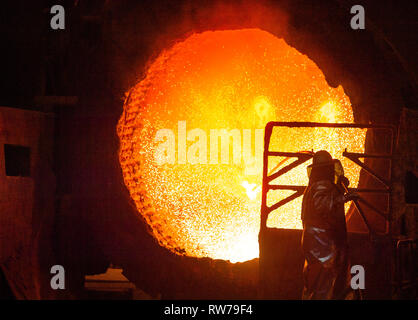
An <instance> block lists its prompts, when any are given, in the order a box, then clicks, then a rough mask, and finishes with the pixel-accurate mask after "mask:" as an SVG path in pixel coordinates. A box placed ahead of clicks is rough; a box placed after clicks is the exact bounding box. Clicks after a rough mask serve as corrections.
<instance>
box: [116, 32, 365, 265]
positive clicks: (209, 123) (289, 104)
mask: <svg viewBox="0 0 418 320" xmlns="http://www.w3.org/2000/svg"><path fill="white" fill-rule="evenodd" d="M274 120H275V121H317V122H353V114H352V109H351V103H350V100H349V98H348V97H347V96H346V95H345V93H344V90H343V88H342V87H338V88H331V87H330V86H328V84H327V82H326V80H325V77H324V75H323V73H322V72H321V70H320V69H319V68H318V66H317V65H316V64H315V63H314V62H313V61H311V60H310V59H309V58H308V57H307V56H305V55H303V54H301V53H299V52H298V51H297V50H296V49H294V48H292V47H290V46H289V45H287V44H286V42H285V41H284V40H282V39H279V38H277V37H275V36H273V35H272V34H270V33H268V32H265V31H262V30H259V29H242V30H229V31H208V32H204V33H200V34H193V35H191V36H190V37H189V38H187V39H186V40H184V41H182V42H178V43H177V44H175V45H174V46H173V47H172V48H170V49H168V50H166V51H164V52H162V53H161V54H160V55H159V56H158V57H157V59H156V60H155V61H153V63H152V64H151V65H150V66H149V68H148V70H147V73H146V75H145V78H144V79H143V80H142V81H140V82H139V83H138V84H137V85H136V86H134V87H133V88H132V89H131V90H130V91H129V92H128V93H127V99H126V101H125V104H124V112H123V114H122V116H121V118H120V120H119V124H118V135H119V138H120V154H119V158H120V163H121V167H122V171H123V177H124V181H125V184H126V186H127V187H128V189H129V192H130V194H131V197H132V199H133V200H134V201H135V204H136V206H137V209H138V211H139V212H140V214H141V215H142V216H143V217H144V218H145V220H146V221H147V223H148V224H149V225H150V227H151V230H152V232H153V234H154V236H155V237H156V239H157V240H158V241H159V242H160V244H161V245H163V246H165V247H167V248H169V249H170V250H172V251H174V252H177V253H179V254H187V255H189V256H195V257H205V256H206V257H211V258H215V259H225V260H230V261H232V262H236V261H245V260H249V259H252V258H256V257H258V231H259V224H260V201H261V178H262V177H261V172H262V161H261V155H262V148H263V137H264V135H263V131H262V129H264V127H265V124H266V123H267V122H268V121H274ZM184 126H185V127H186V128H184ZM161 129H167V130H168V131H167V130H166V131H160V130H161ZM213 129H227V130H231V131H228V132H234V134H235V137H237V139H241V140H237V141H240V142H239V143H240V145H241V147H242V149H241V150H240V151H241V153H237V154H238V156H239V158H236V159H235V158H234V159H233V156H232V154H234V157H235V153H230V155H229V161H228V156H227V157H225V158H222V157H221V156H220V155H219V162H218V164H214V163H213V162H212V161H213V159H214V158H212V156H213V155H214V154H216V152H215V151H217V150H215V151H213V150H212V149H213V148H211V147H212V143H213V139H211V138H212V136H211V130H213ZM233 129H236V130H235V131H234V130H233ZM354 130H355V129H353V130H346V131H344V132H342V131H341V130H336V129H317V128H315V129H286V128H285V129H283V130H282V131H281V133H280V132H279V133H277V134H275V132H273V136H272V149H276V150H277V149H279V150H280V151H300V150H312V149H314V150H315V151H317V150H319V149H327V150H328V151H330V153H331V154H332V155H333V156H334V157H338V158H340V159H341V153H342V151H343V149H344V148H345V147H349V149H350V151H352V152H361V151H362V150H363V147H364V138H365V132H364V131H362V130H358V131H355V132H354ZM162 132H165V133H167V132H168V133H170V132H171V133H172V134H173V139H171V140H170V139H169V138H167V137H165V138H164V139H156V136H157V135H158V133H162ZM198 141H200V142H201V143H202V144H200V145H199V144H198ZM219 141H220V140H219ZM231 141H232V139H231ZM246 141H247V147H248V146H249V148H247V149H245V144H246ZM249 141H250V142H249ZM248 142H249V143H248ZM170 143H171V145H172V146H173V147H174V148H175V150H173V153H170V150H171V149H170V150H168V149H167V150H168V151H167V152H166V153H161V154H160V155H159V156H156V150H159V148H161V146H162V145H165V144H168V145H170ZM219 145H221V142H220V143H219ZM199 146H200V147H202V146H207V148H203V149H205V150H203V149H202V148H200V147H199ZM229 148H230V149H233V143H232V142H231V144H230V146H229ZM244 149H245V150H244ZM255 149H257V150H256V152H255ZM197 150H198V151H197ZM224 151H225V152H227V149H224ZM235 151H236V150H235V149H234V152H235ZM249 152H250V154H249ZM216 155H217V154H216ZM166 156H167V157H168V158H167V159H170V161H168V162H167V161H166V163H162V162H161V161H163V160H164V159H165V157H166ZM192 159H194V160H192ZM196 159H199V161H201V162H200V163H199V164H196V163H195V162H196V161H197V160H196ZM222 159H223V160H222ZM237 159H238V161H236V160H237ZM224 160H225V161H224ZM341 160H343V159H341ZM202 161H203V163H202ZM222 161H224V162H225V163H222ZM234 161H235V162H234ZM277 161H283V159H278V160H277ZM342 162H343V165H344V167H345V169H346V173H347V176H348V177H349V178H350V180H351V184H352V185H356V184H357V181H358V176H359V170H358V168H356V167H355V166H354V165H352V164H350V163H347V162H346V161H345V160H344V161H342ZM286 164H287V163H286ZM274 166H275V164H274V163H273V164H272V167H271V168H269V169H272V168H274ZM279 180H280V182H282V183H286V184H306V183H307V176H306V165H305V166H300V167H298V168H296V169H294V170H292V171H291V174H286V175H285V176H283V177H281V178H280V179H279ZM284 195H286V193H285V192H281V193H280V194H271V195H269V200H270V201H277V200H278V199H280V198H283V196H284ZM300 200H301V198H299V199H297V200H296V201H292V202H291V203H289V204H288V205H286V206H285V207H283V208H281V209H279V210H277V211H275V212H274V213H272V214H271V215H270V217H269V220H268V222H267V223H268V226H269V227H280V228H301V222H300V218H299V216H300ZM138 250H139V248H138Z"/></svg>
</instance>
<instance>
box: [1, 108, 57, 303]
mask: <svg viewBox="0 0 418 320" xmlns="http://www.w3.org/2000/svg"><path fill="white" fill-rule="evenodd" d="M53 124H54V119H53V116H52V115H49V114H44V113H40V112H34V111H28V110H19V109H11V108H4V107H0V128H1V129H0V194H1V197H0V267H1V269H2V271H3V272H4V275H5V277H6V279H7V281H8V282H9V285H10V287H11V289H12V291H13V293H14V295H15V296H16V297H17V298H31V299H36V298H40V296H41V292H42V291H43V290H44V286H43V282H42V279H43V278H44V277H45V276H44V275H46V274H49V268H48V266H47V263H46V259H48V257H51V255H52V251H51V245H52V242H51V240H50V234H51V232H52V221H53V220H52V219H53V215H54V191H55V178H54V173H53V169H52V168H53V156H52V150H53V130H54V127H53ZM4 144H12V145H20V146H25V147H29V148H30V176H28V177H21V176H6V172H5V157H4V147H3V146H4ZM40 252H42V257H43V258H45V259H41V258H40V257H39V253H40ZM41 274H42V275H41Z"/></svg>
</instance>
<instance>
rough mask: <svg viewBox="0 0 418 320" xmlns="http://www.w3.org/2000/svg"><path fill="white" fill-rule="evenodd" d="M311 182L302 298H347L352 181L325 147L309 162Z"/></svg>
mask: <svg viewBox="0 0 418 320" xmlns="http://www.w3.org/2000/svg"><path fill="white" fill-rule="evenodd" d="M308 176H309V185H308V187H307V188H306V191H305V193H304V195H303V200H302V222H303V235H302V248H303V252H304V255H305V265H304V269H303V277H304V289H303V296H302V299H344V298H345V295H346V294H347V293H348V292H349V287H348V267H349V266H348V252H347V229H346V224H345V212H344V203H345V202H347V201H350V200H352V199H354V198H356V197H357V194H355V193H347V194H345V195H344V188H343V186H342V185H341V184H342V183H344V184H345V186H348V184H349V182H348V179H347V178H346V177H344V169H343V167H342V165H341V162H340V161H339V160H337V159H332V157H331V155H330V154H329V153H328V152H327V151H324V150H321V151H318V152H316V153H315V154H314V156H313V160H312V165H310V166H308Z"/></svg>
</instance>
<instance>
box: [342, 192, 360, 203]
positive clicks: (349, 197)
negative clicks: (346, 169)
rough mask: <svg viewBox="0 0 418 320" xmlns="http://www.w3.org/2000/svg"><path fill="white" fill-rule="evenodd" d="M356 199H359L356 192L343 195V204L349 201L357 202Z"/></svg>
mask: <svg viewBox="0 0 418 320" xmlns="http://www.w3.org/2000/svg"><path fill="white" fill-rule="evenodd" d="M358 199H360V196H359V194H358V193H357V192H352V191H350V192H347V193H346V194H345V195H344V202H347V201H351V200H358Z"/></svg>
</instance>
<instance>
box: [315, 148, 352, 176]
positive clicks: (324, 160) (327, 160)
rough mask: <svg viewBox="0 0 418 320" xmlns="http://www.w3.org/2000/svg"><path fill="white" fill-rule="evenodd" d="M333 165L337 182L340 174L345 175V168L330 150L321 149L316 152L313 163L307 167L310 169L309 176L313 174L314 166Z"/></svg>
mask: <svg viewBox="0 0 418 320" xmlns="http://www.w3.org/2000/svg"><path fill="white" fill-rule="evenodd" d="M327 166H333V167H334V176H335V183H336V182H337V181H338V178H339V177H340V176H344V168H343V166H342V164H341V162H340V160H338V159H333V158H332V156H331V155H330V154H329V152H328V151H325V150H320V151H317V152H315V154H314V156H313V158H312V164H311V165H309V166H308V167H307V170H308V177H310V176H311V172H312V169H313V168H318V169H319V168H321V167H327Z"/></svg>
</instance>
